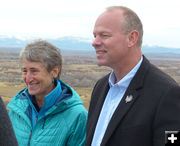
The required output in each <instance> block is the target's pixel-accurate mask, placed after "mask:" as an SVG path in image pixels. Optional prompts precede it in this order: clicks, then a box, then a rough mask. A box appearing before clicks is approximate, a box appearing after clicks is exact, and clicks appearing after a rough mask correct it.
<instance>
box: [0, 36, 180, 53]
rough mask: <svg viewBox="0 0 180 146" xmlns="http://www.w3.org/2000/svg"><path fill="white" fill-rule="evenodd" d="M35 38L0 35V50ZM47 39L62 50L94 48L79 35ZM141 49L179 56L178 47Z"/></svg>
mask: <svg viewBox="0 0 180 146" xmlns="http://www.w3.org/2000/svg"><path fill="white" fill-rule="evenodd" d="M33 40H35V39H34V38H31V39H26V38H17V37H5V36H4V37H3V36H0V50H5V49H6V50H20V49H22V48H23V47H24V46H25V45H26V44H27V43H30V42H32V41H33ZM46 40H47V41H49V42H51V43H53V44H54V45H56V46H57V47H59V48H60V49H61V50H62V51H68V50H69V51H73V52H74V51H88V52H94V48H93V47H92V45H91V42H92V40H90V39H86V38H79V37H61V38H56V39H46ZM142 51H143V53H144V54H146V53H148V54H166V56H168V55H170V54H176V56H180V48H176V49H175V48H167V47H161V46H148V45H144V46H143V47H142Z"/></svg>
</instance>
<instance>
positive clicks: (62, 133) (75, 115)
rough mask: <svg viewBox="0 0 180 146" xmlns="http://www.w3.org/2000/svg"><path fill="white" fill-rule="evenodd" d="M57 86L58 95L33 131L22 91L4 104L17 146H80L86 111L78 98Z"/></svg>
mask: <svg viewBox="0 0 180 146" xmlns="http://www.w3.org/2000/svg"><path fill="white" fill-rule="evenodd" d="M59 82H60V83H61V88H62V92H61V95H60V96H59V97H58V98H57V100H56V101H55V103H54V105H53V106H51V107H50V108H49V109H48V110H47V111H46V112H45V113H44V115H43V116H41V118H39V119H38V120H37V122H36V124H35V126H34V127H33V126H32V125H33V124H32V106H30V100H29V99H28V98H29V97H28V96H27V94H24V92H25V89H24V90H22V91H20V92H19V93H18V94H17V95H16V96H15V97H14V98H13V99H12V100H11V101H10V103H9V104H8V108H9V116H10V119H11V122H12V125H13V128H14V131H15V134H16V138H17V140H18V143H19V146H28V145H30V146H84V142H85V138H86V121H87V111H86V109H85V108H84V106H83V103H82V101H81V99H80V98H79V95H78V94H77V93H76V92H75V91H74V90H73V89H72V88H71V87H70V86H68V85H66V84H65V83H63V82H62V81H59Z"/></svg>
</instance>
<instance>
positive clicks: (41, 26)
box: [0, 0, 180, 48]
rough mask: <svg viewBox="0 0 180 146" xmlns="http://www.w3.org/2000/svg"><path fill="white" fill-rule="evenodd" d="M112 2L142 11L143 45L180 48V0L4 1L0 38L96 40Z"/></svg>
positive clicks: (0, 10) (0, 8)
mask: <svg viewBox="0 0 180 146" xmlns="http://www.w3.org/2000/svg"><path fill="white" fill-rule="evenodd" d="M112 5H122V6H126V7H129V8H131V9H132V10H134V11H135V12H136V13H137V14H138V16H139V17H140V19H141V20H142V23H143V27H144V38H143V45H157V46H164V47H172V48H180V37H179V35H180V18H179V14H180V1H179V0H0V22H1V23H0V37H3V36H14V37H19V38H24V39H25V38H30V37H39V38H59V37H64V36H74V37H82V38H90V39H92V40H93V34H92V32H93V27H94V23H95V21H96V19H97V17H98V16H99V15H100V14H101V13H102V12H103V11H104V10H105V8H106V7H108V6H112Z"/></svg>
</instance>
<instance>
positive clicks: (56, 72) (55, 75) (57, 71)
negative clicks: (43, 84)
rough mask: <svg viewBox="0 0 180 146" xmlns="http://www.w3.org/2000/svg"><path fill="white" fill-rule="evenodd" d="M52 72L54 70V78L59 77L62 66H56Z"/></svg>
mask: <svg viewBox="0 0 180 146" xmlns="http://www.w3.org/2000/svg"><path fill="white" fill-rule="evenodd" d="M51 72H52V76H53V78H54V79H55V78H57V77H58V75H59V73H60V67H59V66H56V67H54V68H53V70H52V71H51Z"/></svg>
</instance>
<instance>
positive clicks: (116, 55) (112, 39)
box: [92, 10, 128, 68]
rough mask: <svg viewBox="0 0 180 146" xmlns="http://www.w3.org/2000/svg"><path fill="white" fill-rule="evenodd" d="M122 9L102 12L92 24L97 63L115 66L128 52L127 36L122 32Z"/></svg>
mask: <svg viewBox="0 0 180 146" xmlns="http://www.w3.org/2000/svg"><path fill="white" fill-rule="evenodd" d="M122 21H123V16H122V11H120V10H118V11H108V12H104V13H103V14H102V15H100V16H99V18H98V19H97V21H96V23H95V26H94V31H93V34H94V38H95V39H94V41H93V43H92V45H93V47H94V48H95V50H96V55H97V60H98V62H97V63H98V65H100V66H109V67H111V68H116V67H117V66H119V64H121V62H123V60H124V59H125V58H126V54H127V53H128V47H127V41H128V36H127V35H125V34H123V33H122V29H121V28H122V25H121V22H122Z"/></svg>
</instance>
